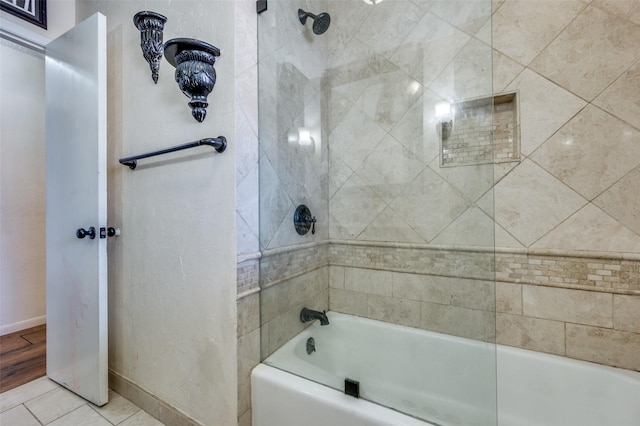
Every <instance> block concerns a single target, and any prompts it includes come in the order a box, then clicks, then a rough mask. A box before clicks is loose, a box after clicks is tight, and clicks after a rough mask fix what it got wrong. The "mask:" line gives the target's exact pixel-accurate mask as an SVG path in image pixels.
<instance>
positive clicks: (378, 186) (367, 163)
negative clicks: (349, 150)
mask: <svg viewBox="0 0 640 426" xmlns="http://www.w3.org/2000/svg"><path fill="white" fill-rule="evenodd" d="M424 168H425V164H424V163H423V162H422V161H420V159H418V157H416V156H415V155H414V154H412V153H411V151H409V150H408V149H407V148H405V147H403V146H402V145H401V144H400V143H399V142H398V141H396V140H395V139H394V138H393V137H392V136H386V137H385V138H384V139H382V142H380V144H379V145H378V146H377V147H376V148H375V150H374V151H373V152H372V153H371V155H369V156H368V157H367V159H366V160H364V162H363V163H362V165H361V166H360V168H359V169H358V170H356V173H357V174H358V175H359V176H360V177H361V178H362V179H363V180H364V181H365V182H367V184H368V185H369V186H370V187H371V188H372V189H373V190H374V191H375V192H376V193H377V194H378V195H379V196H380V197H381V198H382V199H383V200H384V201H385V202H386V203H390V202H391V201H393V199H394V198H396V197H397V196H398V195H399V194H400V193H401V192H402V191H403V190H404V188H405V187H406V186H407V185H409V184H410V183H411V182H413V180H414V179H415V177H416V176H417V175H418V173H420V172H421V171H422V170H423V169H424Z"/></svg>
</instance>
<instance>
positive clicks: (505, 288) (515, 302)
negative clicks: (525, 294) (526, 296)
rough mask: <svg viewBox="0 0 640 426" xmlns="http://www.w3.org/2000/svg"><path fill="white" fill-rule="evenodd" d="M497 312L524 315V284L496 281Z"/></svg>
mask: <svg viewBox="0 0 640 426" xmlns="http://www.w3.org/2000/svg"><path fill="white" fill-rule="evenodd" d="M496 312H501V313H505V314H516V315H522V285H521V284H512V283H503V282H500V281H497V282H496Z"/></svg>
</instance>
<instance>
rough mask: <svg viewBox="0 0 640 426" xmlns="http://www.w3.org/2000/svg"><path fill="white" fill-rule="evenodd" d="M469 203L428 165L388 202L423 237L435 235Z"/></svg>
mask: <svg viewBox="0 0 640 426" xmlns="http://www.w3.org/2000/svg"><path fill="white" fill-rule="evenodd" d="M469 206H470V203H469V202H468V201H467V200H465V198H464V197H463V196H462V194H460V193H459V192H458V191H456V190H455V188H454V187H453V186H451V185H450V184H448V183H447V182H446V181H445V180H444V179H442V178H441V177H440V176H439V175H438V174H437V173H436V172H434V171H433V170H432V169H431V168H429V167H427V168H425V169H424V171H423V172H422V173H421V174H420V175H419V176H418V177H417V178H416V179H415V180H414V181H413V182H412V183H411V184H410V185H407V187H406V188H405V190H404V191H403V192H402V194H400V195H399V196H398V198H396V199H395V200H394V201H393V203H392V204H391V208H392V209H393V210H394V211H395V212H396V213H398V214H399V215H400V216H401V217H403V218H405V220H406V222H407V223H408V224H409V226H411V227H412V228H413V229H414V230H415V231H416V232H417V233H418V234H419V235H420V236H421V237H422V238H424V239H425V240H426V241H431V240H432V239H433V238H434V237H436V236H437V235H438V234H439V233H440V232H441V231H442V230H443V229H445V228H446V227H447V226H448V225H449V224H450V223H451V222H453V221H454V220H455V219H456V218H457V217H458V216H459V215H460V214H462V213H463V212H464V211H465V210H466V209H467V208H468V207H469Z"/></svg>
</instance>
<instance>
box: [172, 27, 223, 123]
mask: <svg viewBox="0 0 640 426" xmlns="http://www.w3.org/2000/svg"><path fill="white" fill-rule="evenodd" d="M164 55H165V57H166V58H167V61H168V62H169V63H170V64H171V65H173V66H174V67H175V68H176V74H175V76H176V82H177V83H178V86H179V87H180V90H182V93H184V94H185V95H186V96H187V97H189V98H190V99H191V101H190V102H189V106H190V107H191V115H193V118H195V119H196V120H198V121H199V122H202V121H203V120H204V118H205V117H206V115H207V110H206V108H207V106H209V103H208V102H207V96H208V95H209V93H211V90H212V89H213V86H214V85H215V84H216V70H215V69H214V68H213V65H214V64H215V63H216V57H218V56H220V49H218V48H217V47H215V46H213V45H211V44H209V43H205V42H204V41H200V40H195V39H192V38H174V39H172V40H169V41H168V42H166V43H165V45H164Z"/></svg>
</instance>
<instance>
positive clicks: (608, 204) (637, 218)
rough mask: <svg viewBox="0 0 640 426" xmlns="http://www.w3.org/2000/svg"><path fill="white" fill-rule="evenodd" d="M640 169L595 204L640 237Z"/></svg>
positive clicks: (603, 195) (637, 168)
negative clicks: (639, 191) (639, 189)
mask: <svg viewBox="0 0 640 426" xmlns="http://www.w3.org/2000/svg"><path fill="white" fill-rule="evenodd" d="M637 188H640V167H636V168H635V169H634V170H633V171H631V172H630V173H629V174H627V175H626V176H625V177H623V178H622V179H620V180H619V181H618V182H616V183H615V185H613V186H612V187H611V188H609V189H608V190H607V191H605V192H604V193H602V194H601V195H600V196H599V197H598V198H596V199H595V200H594V201H593V203H594V204H595V205H596V206H598V207H600V208H601V209H602V210H604V211H605V212H606V213H608V214H609V215H610V216H612V217H614V218H615V219H617V220H618V221H620V223H622V224H623V225H625V226H626V227H627V228H629V229H631V230H632V231H633V232H635V233H636V234H638V235H640V197H639V196H638V195H639V194H638V192H637Z"/></svg>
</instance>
